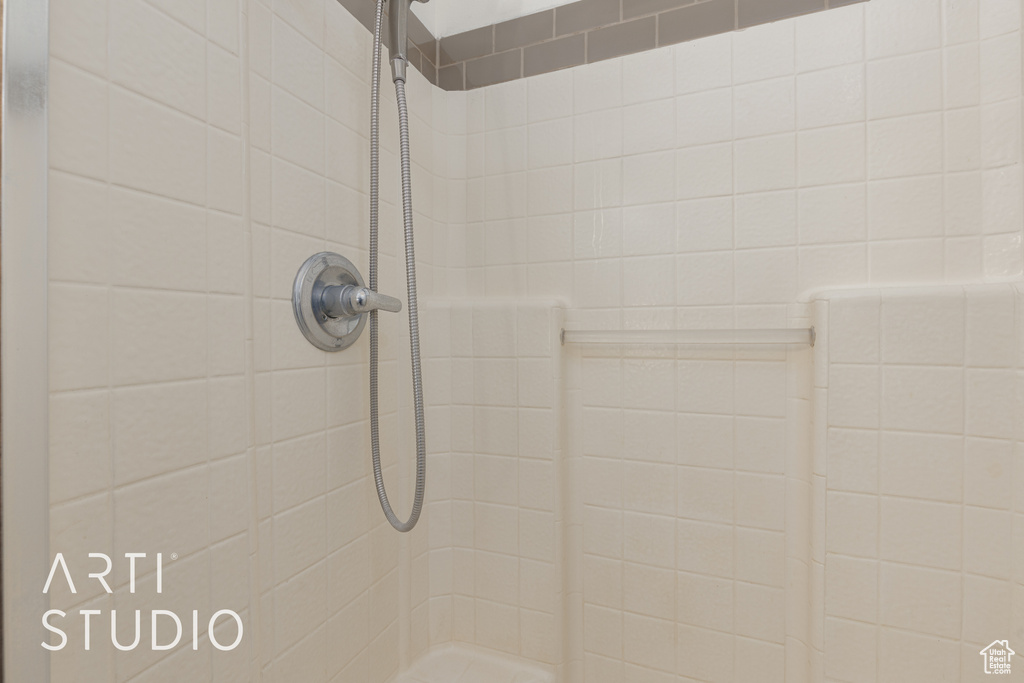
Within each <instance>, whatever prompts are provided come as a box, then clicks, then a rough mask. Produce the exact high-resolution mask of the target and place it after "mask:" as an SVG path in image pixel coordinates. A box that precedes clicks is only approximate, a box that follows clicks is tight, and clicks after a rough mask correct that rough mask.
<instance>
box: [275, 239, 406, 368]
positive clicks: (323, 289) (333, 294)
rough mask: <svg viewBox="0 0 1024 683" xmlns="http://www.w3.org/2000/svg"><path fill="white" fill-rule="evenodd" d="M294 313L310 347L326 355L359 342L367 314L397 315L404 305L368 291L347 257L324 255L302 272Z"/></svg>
mask: <svg viewBox="0 0 1024 683" xmlns="http://www.w3.org/2000/svg"><path fill="white" fill-rule="evenodd" d="M292 310H293V311H294V313H295V322H296V323H298V325H299V329H300V330H301V331H302V334H303V335H305V337H306V339H307V340H309V343H310V344H312V345H313V346H315V347H317V348H318V349H320V350H322V351H341V350H342V349H347V348H348V347H350V346H352V344H354V343H355V341H356V340H357V339H359V335H360V334H362V332H363V328H364V327H366V319H367V317H368V316H367V315H365V314H366V313H369V312H370V311H392V312H394V313H397V312H399V311H401V310H402V302H401V301H399V300H398V299H396V298H394V297H391V296H387V295H386V294H381V293H379V292H375V291H373V290H372V289H370V288H369V287H367V286H366V283H364V282H363V276H362V275H361V274H360V273H359V270H358V269H357V268H356V267H355V264H353V263H352V262H351V261H349V260H348V259H347V258H345V257H344V256H341V255H339V254H335V253H333V252H329V251H322V252H320V253H319V254H313V255H312V256H310V257H309V258H308V259H306V262H305V263H303V264H302V267H300V268H299V272H298V274H296V276H295V284H294V286H293V287H292Z"/></svg>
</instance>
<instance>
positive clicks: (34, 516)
mask: <svg viewBox="0 0 1024 683" xmlns="http://www.w3.org/2000/svg"><path fill="white" fill-rule="evenodd" d="M0 2H2V4H3V113H2V116H3V118H2V122H0V126H2V129H0V136H2V147H0V171H2V185H0V193H2V194H0V430H2V436H0V441H2V445H0V535H2V563H3V564H2V594H0V600H2V605H3V631H2V646H3V680H4V681H7V682H9V683H17V682H20V681H38V682H39V683H48V682H49V680H50V658H49V653H48V652H47V651H46V650H45V649H44V648H43V647H42V642H43V641H48V640H49V639H48V638H47V637H46V631H45V630H44V629H43V627H42V617H43V614H44V613H45V612H46V610H47V609H49V597H48V596H47V595H46V594H44V593H43V592H42V582H44V581H45V580H46V574H47V571H48V568H49V552H50V549H49V545H50V543H49V539H50V520H49V502H50V496H49V419H48V418H49V373H48V361H47V356H48V340H47V287H48V277H47V173H48V158H47V99H48V92H47V88H48V70H49V2H48V1H47V0H0Z"/></svg>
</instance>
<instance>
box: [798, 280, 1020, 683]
mask: <svg viewBox="0 0 1024 683" xmlns="http://www.w3.org/2000/svg"><path fill="white" fill-rule="evenodd" d="M824 301H825V302H826V303H827V308H825V307H822V308H821V310H822V312H823V313H822V314H821V315H820V316H819V317H818V318H817V320H816V324H818V325H819V327H820V328H825V327H827V329H828V337H827V339H828V341H827V343H828V344H829V348H828V349H824V350H821V351H820V352H819V353H820V354H821V356H822V357H823V359H824V360H825V363H827V364H828V365H829V367H830V368H832V372H831V373H830V375H829V383H828V386H827V388H825V389H823V391H825V392H826V395H827V407H823V408H822V410H821V412H820V413H818V414H816V416H815V430H816V431H817V433H818V434H819V439H820V441H819V443H822V444H823V451H824V452H823V454H822V457H821V459H822V461H823V462H826V463H827V465H826V467H827V475H826V476H827V490H826V493H825V498H826V500H827V513H826V515H827V517H826V521H825V522H824V524H823V525H822V526H820V527H819V530H818V534H820V538H821V539H822V540H823V541H824V550H825V552H824V557H823V560H824V576H825V580H824V586H823V590H824V593H823V594H821V595H820V596H819V598H818V599H823V608H824V619H825V627H824V641H823V643H824V644H823V648H824V650H823V653H824V672H825V675H826V677H827V680H835V681H875V680H878V681H882V680H893V678H894V677H898V678H899V680H905V681H917V680H921V681H925V680H932V677H933V676H934V675H940V674H939V672H945V673H943V674H941V675H946V676H952V677H953V679H952V680H975V679H980V678H981V676H982V675H983V670H982V663H981V661H980V660H981V657H980V655H979V654H978V652H979V651H980V650H981V649H982V648H983V647H984V646H986V645H987V644H988V643H990V642H991V640H993V639H996V638H1000V639H1002V638H1003V637H1004V636H997V635H995V634H996V633H1006V634H1007V635H1006V636H1005V637H1007V638H1009V637H1016V638H1019V637H1020V635H1021V630H1020V629H1021V623H1022V622H1021V621H1020V614H1019V610H1017V609H1016V607H1014V604H1015V603H1014V601H1013V599H1012V598H1011V597H1010V596H1011V595H1012V594H1013V593H1014V591H1017V590H1019V588H1018V587H1017V583H1016V582H1017V579H1016V578H1015V577H1014V574H1015V572H1014V569H1013V568H1014V567H1015V566H1016V565H1015V564H1014V562H1015V561H1014V559H1013V558H1012V557H1011V555H1012V552H1011V550H1010V548H1011V546H1012V545H1013V543H1014V541H1013V540H1010V539H1012V538H1014V525H1015V524H1017V523H1018V522H1017V517H1018V516H1019V515H1017V514H1016V512H1015V511H1016V510H1017V508H1018V507H1019V501H1018V500H1017V494H1018V493H1019V492H1017V491H1016V490H1015V489H1014V488H1013V484H1012V483H1011V480H1012V478H1013V475H1012V465H1011V464H1010V461H1009V460H1008V459H1007V458H1008V457H1009V454H1010V452H1011V451H1012V450H1013V449H1014V448H1015V443H1016V441H1015V439H1016V438H1017V435H1016V434H1015V432H1014V430H1013V428H1012V426H1011V425H1012V419H1010V418H1009V417H1006V418H1002V417H1001V415H1003V414H1004V411H1003V409H1004V407H1005V413H1006V414H1007V415H1008V414H1009V413H1012V412H1014V411H1015V410H1016V407H1015V406H1016V403H1017V398H1016V395H1015V394H1012V393H1011V392H1010V389H1009V385H1012V384H1013V382H1014V378H1015V376H1016V373H1017V370H1016V366H1017V361H1016V359H1011V358H1010V357H1009V355H1008V353H1007V350H1008V348H1009V347H1010V346H1013V345H1015V344H1017V342H1018V341H1019V340H1017V339H1016V337H1015V336H1011V335H1010V334H1009V333H1008V332H1007V331H1006V330H1007V329H1008V326H1009V325H1011V324H1015V323H1014V322H1013V321H1015V320H1018V319H1019V315H1020V314H1019V310H1020V306H1021V301H1022V300H1021V298H1020V292H1019V288H1018V287H1016V286H1012V285H1002V286H985V285H966V286H963V287H931V288H912V289H892V290H883V291H882V294H881V297H879V296H878V293H877V292H871V291H868V292H865V293H863V294H862V293H859V292H853V291H851V292H846V293H841V294H837V295H836V296H831V295H826V296H825V297H824ZM996 311H998V313H996ZM983 312H984V313H983ZM915 318H916V320H915ZM929 329H931V330H932V332H933V334H930V335H929V334H922V333H923V332H925V331H926V330H929ZM853 339H856V340H857V346H858V347H860V348H862V349H872V348H873V349H878V348H880V349H881V354H880V355H879V354H877V353H872V354H865V353H859V354H857V355H856V356H851V355H848V354H850V353H851V351H852V349H850V348H849V340H853ZM841 340H842V341H841ZM964 340H969V343H970V345H971V347H972V351H971V353H970V355H969V357H968V356H966V355H965V353H964V348H965V342H964ZM837 351H838V352H839V355H840V356H841V357H844V358H846V357H848V358H850V360H852V361H855V364H849V365H843V364H839V363H836V361H835V358H836V354H837ZM993 366H998V367H993ZM840 368H847V369H852V368H860V369H862V370H863V371H864V372H867V371H869V370H870V371H871V372H872V374H873V375H874V377H875V380H874V382H873V384H874V387H875V390H874V391H872V392H868V391H861V392H851V391H849V390H848V388H847V387H846V386H845V385H844V384H843V382H842V381H839V382H837V381H836V380H837V377H841V376H842V374H839V375H837V374H836V370H837V369H840ZM940 396H941V398H940ZM844 406H845V407H844ZM947 406H948V414H946V413H945V412H944V411H945V410H947ZM879 410H880V411H881V415H882V419H881V421H878V420H877V419H876V420H875V421H874V422H873V423H871V424H868V423H867V422H864V423H862V424H859V425H850V426H855V427H857V428H856V429H849V428H847V425H846V423H847V422H849V420H848V419H846V418H844V417H843V416H844V415H848V414H851V413H858V412H859V413H861V414H865V415H867V414H873V413H876V412H877V411H879ZM837 411H840V412H837ZM964 415H967V416H971V415H975V416H976V417H975V419H974V420H973V421H972V420H971V419H970V418H968V419H967V420H965V419H964V417H963V416H964ZM819 417H820V419H819ZM1004 420H1005V422H1004ZM982 432H985V434H981V433H982ZM975 433H978V434H979V435H978V436H977V437H975V436H973V434H975ZM1004 477H1005V478H1004ZM982 491H987V492H988V495H984V496H983V495H981V494H982ZM819 590H821V587H819ZM906 647H911V648H913V649H910V650H904V651H903V655H902V656H898V655H897V653H898V652H900V651H901V650H902V649H903V648H906ZM961 672H962V673H961Z"/></svg>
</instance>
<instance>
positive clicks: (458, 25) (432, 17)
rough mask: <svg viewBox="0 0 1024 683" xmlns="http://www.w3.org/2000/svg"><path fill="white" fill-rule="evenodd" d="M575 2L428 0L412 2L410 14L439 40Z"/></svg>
mask: <svg viewBox="0 0 1024 683" xmlns="http://www.w3.org/2000/svg"><path fill="white" fill-rule="evenodd" d="M570 2H574V0H430V2H428V3H426V4H421V3H418V2H414V3H413V4H412V11H413V13H414V14H416V16H417V17H419V18H420V21H422V22H423V25H424V26H426V27H427V28H428V29H430V32H431V33H433V34H434V35H435V36H436V37H438V38H443V37H444V36H450V35H454V34H456V33H462V32H463V31H468V30H470V29H474V28H480V27H481V26H489V25H491V24H497V23H499V22H502V21H507V20H509V19H515V18H516V17H523V16H526V15H527V14H533V13H534V12H540V11H542V10H546V9H551V8H552V7H558V6H559V5H568V4H569V3H570Z"/></svg>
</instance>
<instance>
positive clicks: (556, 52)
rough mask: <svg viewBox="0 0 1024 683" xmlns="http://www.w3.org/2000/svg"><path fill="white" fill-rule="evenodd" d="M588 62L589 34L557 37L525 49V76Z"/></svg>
mask: <svg viewBox="0 0 1024 683" xmlns="http://www.w3.org/2000/svg"><path fill="white" fill-rule="evenodd" d="M586 62H587V35H586V34H585V33H577V34H576V35H574V36H565V37H563V38H556V39H555V40H549V41H546V42H543V43H538V44H536V45H531V46H530V47H527V48H525V49H524V50H523V76H536V75H538V74H544V73H548V72H550V71H557V70H559V69H567V68H569V67H571V66H578V65H580V64H585V63H586Z"/></svg>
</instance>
